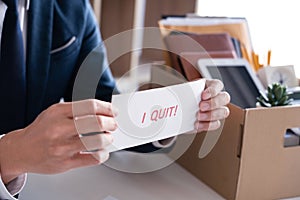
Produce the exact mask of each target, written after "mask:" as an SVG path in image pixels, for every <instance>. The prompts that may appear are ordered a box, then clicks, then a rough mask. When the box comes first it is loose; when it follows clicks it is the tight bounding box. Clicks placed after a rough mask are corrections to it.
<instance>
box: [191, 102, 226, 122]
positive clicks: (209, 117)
mask: <svg viewBox="0 0 300 200" xmlns="http://www.w3.org/2000/svg"><path fill="white" fill-rule="evenodd" d="M228 115H229V109H228V108H227V107H226V106H223V107H220V108H218V109H215V110H212V111H210V112H198V114H197V120H198V121H200V122H209V121H216V120H221V119H224V118H226V117H228Z"/></svg>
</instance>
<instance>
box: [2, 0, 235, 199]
mask: <svg viewBox="0 0 300 200" xmlns="http://www.w3.org/2000/svg"><path fill="white" fill-rule="evenodd" d="M0 32H1V38H0V41H1V58H0V92H1V95H0V96H1V99H0V109H1V116H0V134H1V135H2V138H1V139H0V199H15V198H14V196H15V195H16V194H18V193H19V192H20V190H21V189H22V187H23V186H24V183H25V180H26V173H40V174H56V173H62V172H65V171H68V170H70V169H74V168H79V167H84V166H91V165H97V164H101V163H103V162H105V161H106V160H107V159H108V157H109V155H108V153H107V152H106V151H105V147H106V146H108V145H109V144H111V143H112V140H113V138H112V136H111V135H110V132H112V131H114V130H115V129H116V128H117V125H116V122H115V120H114V115H115V114H114V111H113V109H112V105H111V104H110V103H109V102H110V100H111V95H112V93H113V90H114V89H115V87H116V85H115V82H114V80H113V78H112V75H111V72H110V70H109V67H108V65H107V61H106V53H105V49H104V48H103V49H102V50H101V51H100V52H98V53H99V59H100V63H98V65H97V66H96V67H97V68H99V70H100V71H101V74H102V76H101V79H100V81H99V84H98V87H97V90H96V95H95V97H96V99H78V100H77V101H73V102H72V88H73V85H74V80H75V77H76V74H77V72H78V70H79V67H80V65H81V63H82V62H83V60H84V59H85V57H86V56H87V55H88V54H89V52H91V51H92V50H93V49H94V48H95V47H97V46H99V44H101V42H102V41H101V37H100V33H99V28H98V26H97V23H96V21H95V18H94V16H93V12H92V9H91V7H90V4H89V2H88V0H75V1H74V0H73V1H66V0H0ZM91 67H95V66H91ZM222 88H223V85H222V83H221V82H220V81H217V80H212V81H207V86H206V89H205V91H204V92H203V93H202V96H201V97H202V102H201V103H200V105H199V112H198V116H197V119H196V122H195V128H196V129H197V130H198V131H199V132H201V131H204V130H209V129H217V128H218V127H219V126H220V122H219V120H220V119H224V118H226V117H227V116H228V114H229V111H228V108H227V107H226V105H227V104H228V103H229V100H230V97H229V95H228V93H226V92H222ZM61 98H64V100H65V103H59V101H60V99H61ZM74 107H76V108H77V109H76V113H73V108H74ZM91 120H96V121H97V122H98V123H97V124H96V125H95V124H91V123H90V121H91ZM75 122H76V123H80V124H82V125H83V126H82V127H83V128H82V129H80V132H78V129H77V127H76V123H75ZM89 132H102V133H103V134H98V135H89V136H88V137H84V138H85V139H84V140H86V141H84V142H86V143H88V144H90V145H89V146H88V147H87V146H86V145H84V144H83V141H82V138H81V137H80V136H81V135H82V134H83V135H84V134H86V133H89ZM160 142H161V143H162V146H163V145H164V144H165V143H168V142H169V141H168V140H166V141H160ZM151 145H153V144H151ZM95 149H99V150H98V151H90V152H89V151H87V150H95Z"/></svg>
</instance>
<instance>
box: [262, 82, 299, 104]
mask: <svg viewBox="0 0 300 200" xmlns="http://www.w3.org/2000/svg"><path fill="white" fill-rule="evenodd" d="M256 100H257V103H258V104H259V105H260V106H262V107H273V106H286V105H290V104H291V102H292V101H293V99H292V98H290V97H289V95H288V93H287V88H286V86H284V85H282V84H280V83H273V84H271V85H269V86H268V89H267V92H266V95H263V94H262V95H260V96H259V97H257V99H256Z"/></svg>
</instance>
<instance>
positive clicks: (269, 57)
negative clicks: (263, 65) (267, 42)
mask: <svg viewBox="0 0 300 200" xmlns="http://www.w3.org/2000/svg"><path fill="white" fill-rule="evenodd" d="M271 54H272V51H271V50H269V51H268V61H267V64H268V66H270V64H271Z"/></svg>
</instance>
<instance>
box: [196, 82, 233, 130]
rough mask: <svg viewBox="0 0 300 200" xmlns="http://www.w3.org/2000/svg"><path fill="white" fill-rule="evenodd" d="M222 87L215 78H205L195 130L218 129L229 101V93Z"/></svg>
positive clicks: (227, 110)
mask: <svg viewBox="0 0 300 200" xmlns="http://www.w3.org/2000/svg"><path fill="white" fill-rule="evenodd" d="M223 87H224V85H223V83H222V82H221V81H219V80H217V79H213V80H206V88H205V90H204V91H203V92H202V96H201V102H200V104H199V112H198V113H197V121H196V123H195V128H196V130H197V132H201V131H207V130H215V129H218V128H219V127H220V125H221V123H220V120H222V119H224V118H226V117H228V115H229V109H228V108H227V107H226V105H227V104H228V103H229V102H230V95H229V94H228V93H227V92H222V89H223Z"/></svg>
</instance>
